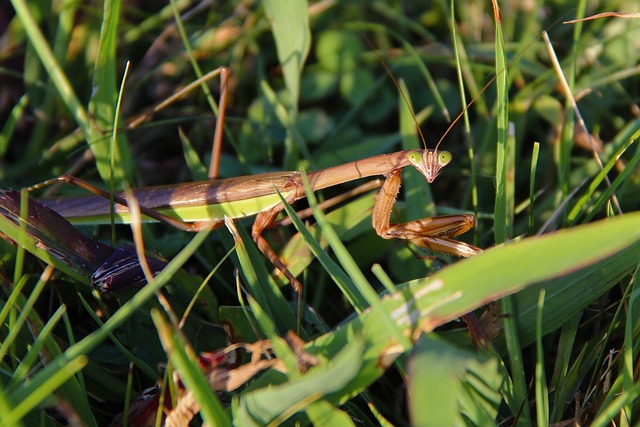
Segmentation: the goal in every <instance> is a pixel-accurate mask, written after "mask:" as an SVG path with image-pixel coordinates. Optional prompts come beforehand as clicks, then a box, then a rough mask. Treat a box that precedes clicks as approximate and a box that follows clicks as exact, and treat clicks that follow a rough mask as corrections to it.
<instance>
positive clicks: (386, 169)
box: [307, 150, 424, 190]
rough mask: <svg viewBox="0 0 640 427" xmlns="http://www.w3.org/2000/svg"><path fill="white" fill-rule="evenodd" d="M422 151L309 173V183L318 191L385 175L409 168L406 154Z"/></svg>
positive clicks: (379, 157)
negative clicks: (360, 179)
mask: <svg viewBox="0 0 640 427" xmlns="http://www.w3.org/2000/svg"><path fill="white" fill-rule="evenodd" d="M415 151H417V152H420V153H422V152H423V151H424V150H405V151H398V152H395V153H390V154H380V155H378V156H373V157H369V158H366V159H362V160H356V161H354V162H349V163H345V164H342V165H338V166H333V167H330V168H327V169H322V170H319V171H315V172H309V173H308V174H307V176H308V177H309V183H310V184H311V187H313V188H314V189H315V190H320V189H323V188H327V187H332V186H334V185H338V184H341V183H343V182H346V181H353V180H356V179H359V178H366V177H369V176H374V175H386V174H388V173H390V172H391V171H393V170H395V169H401V168H404V167H406V166H409V165H410V164H411V162H410V161H409V157H408V154H409V153H410V152H415Z"/></svg>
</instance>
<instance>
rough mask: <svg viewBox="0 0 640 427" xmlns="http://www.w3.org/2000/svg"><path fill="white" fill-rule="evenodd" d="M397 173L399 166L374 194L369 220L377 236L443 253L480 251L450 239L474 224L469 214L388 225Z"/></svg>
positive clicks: (466, 255) (458, 254)
mask: <svg viewBox="0 0 640 427" xmlns="http://www.w3.org/2000/svg"><path fill="white" fill-rule="evenodd" d="M401 172H402V170H401V169H395V170H393V171H391V172H390V173H389V174H388V175H387V179H386V180H385V182H384V184H383V185H382V188H381V189H380V192H379V193H378V195H377V197H376V203H375V206H374V207H373V216H372V222H373V228H374V229H375V230H376V233H378V235H379V236H380V237H382V238H385V239H405V240H410V241H412V242H413V243H415V244H416V245H418V246H420V247H425V248H427V249H429V250H431V251H433V252H440V253H444V254H447V255H455V256H461V257H470V256H472V255H476V254H479V253H480V252H482V249H480V248H477V247H475V246H473V245H470V244H468V243H464V242H459V241H457V240H453V239H452V238H453V237H455V236H459V235H461V234H464V233H466V232H467V231H469V230H471V229H472V228H473V227H474V225H475V222H476V219H475V217H474V216H473V215H469V214H460V215H444V216H436V217H432V218H423V219H418V220H415V221H410V222H406V223H403V224H390V223H389V219H390V217H391V211H392V209H393V205H394V204H395V201H396V196H397V195H398V192H399V191H400V182H401V178H400V173H401Z"/></svg>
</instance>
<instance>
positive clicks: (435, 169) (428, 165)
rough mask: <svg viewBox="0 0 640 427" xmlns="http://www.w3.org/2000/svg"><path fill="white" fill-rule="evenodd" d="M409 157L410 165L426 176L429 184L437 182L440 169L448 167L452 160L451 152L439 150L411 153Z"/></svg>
mask: <svg viewBox="0 0 640 427" xmlns="http://www.w3.org/2000/svg"><path fill="white" fill-rule="evenodd" d="M407 157H408V158H409V163H411V164H412V165H413V167H415V168H416V169H418V170H419V171H420V173H421V174H422V175H424V177H425V179H426V180H427V182H428V183H429V184H431V183H432V182H433V181H435V179H436V178H437V177H438V174H439V173H440V169H442V168H443V167H445V166H446V165H448V164H449V163H450V162H451V159H452V156H451V153H450V152H448V151H438V150H419V151H418V150H416V151H411V152H410V153H409V154H408V155H407Z"/></svg>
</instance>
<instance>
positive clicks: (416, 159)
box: [407, 151, 422, 165]
mask: <svg viewBox="0 0 640 427" xmlns="http://www.w3.org/2000/svg"><path fill="white" fill-rule="evenodd" d="M407 158H408V159H409V162H410V163H411V164H412V165H419V164H420V162H421V161H422V156H421V155H420V153H418V152H417V151H412V152H410V153H409V154H407Z"/></svg>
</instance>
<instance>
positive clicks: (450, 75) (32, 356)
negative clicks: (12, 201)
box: [0, 0, 640, 426]
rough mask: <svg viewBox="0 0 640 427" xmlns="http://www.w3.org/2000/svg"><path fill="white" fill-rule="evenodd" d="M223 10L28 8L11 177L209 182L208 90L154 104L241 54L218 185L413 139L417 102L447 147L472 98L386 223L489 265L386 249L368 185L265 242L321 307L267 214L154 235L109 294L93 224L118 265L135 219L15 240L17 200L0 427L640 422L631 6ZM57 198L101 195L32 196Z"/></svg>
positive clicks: (5, 155)
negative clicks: (146, 397) (434, 160)
mask: <svg viewBox="0 0 640 427" xmlns="http://www.w3.org/2000/svg"><path fill="white" fill-rule="evenodd" d="M227 3H230V2H212V3H209V2H200V3H194V4H190V3H188V2H184V1H178V0H176V2H175V3H171V4H160V3H156V4H152V6H151V7H149V6H148V5H147V4H144V5H143V4H142V3H137V2H128V3H127V2H119V1H118V0H110V1H106V2H104V4H97V3H90V4H88V3H78V2H57V3H51V4H49V3H47V2H29V4H27V2H26V1H25V0H12V5H13V9H14V11H15V12H16V14H15V15H14V16H11V15H10V14H9V11H6V13H5V15H4V17H5V19H10V21H9V24H8V26H7V29H6V31H5V33H4V34H3V39H2V40H3V41H4V43H3V44H2V46H3V49H2V51H1V52H2V55H0V58H1V59H0V61H1V62H0V74H1V75H2V79H1V83H0V84H1V85H2V92H1V93H2V100H3V102H2V103H0V108H1V110H0V114H1V117H2V119H1V121H0V123H1V125H0V183H1V185H0V188H1V189H6V190H8V189H16V190H19V189H21V188H24V187H27V186H30V185H33V184H35V183H38V182H41V181H44V180H46V179H49V178H52V177H55V176H58V175H61V174H64V173H68V174H72V175H74V176H79V177H82V178H83V179H85V180H87V181H90V182H92V183H94V184H96V185H98V186H99V187H101V188H105V189H113V190H120V189H122V188H127V187H144V186H150V185H157V184H175V183H179V182H184V181H192V180H201V179H205V178H206V172H204V171H205V170H206V167H205V166H204V165H207V164H208V163H209V157H210V151H211V141H212V138H213V132H214V127H215V126H214V123H215V117H216V114H217V105H216V103H217V99H218V97H219V89H218V85H217V80H213V82H214V83H211V81H208V82H206V83H205V84H202V85H200V86H198V87H197V88H196V89H195V90H192V91H190V92H189V93H188V94H187V95H186V96H185V97H183V98H181V99H180V100H177V101H175V102H173V103H171V104H170V105H169V106H168V107H167V108H164V109H162V110H160V111H157V112H152V108H153V107H154V106H156V105H157V104H158V103H160V102H161V101H163V100H165V99H166V98H167V97H168V96H170V95H171V94H172V93H173V92H174V91H176V90H178V89H179V88H181V87H184V86H186V85H188V84H189V83H192V82H193V81H194V80H196V79H197V78H198V77H200V76H201V75H203V74H206V73H208V72H210V71H212V70H215V69H216V68H218V67H220V66H228V67H230V69H231V71H232V79H231V84H230V88H229V89H230V97H231V99H230V102H229V105H228V107H229V110H228V112H227V118H226V124H225V137H224V147H223V154H222V162H221V171H220V175H221V176H222V177H233V176H240V175H250V174H258V173H263V172H268V171H283V170H317V169H322V168H326V167H329V166H334V165H338V164H342V163H345V162H348V161H352V160H356V159H362V158H366V157H369V156H372V155H376V154H381V153H388V152H394V151H398V150H401V149H408V148H417V147H421V146H422V142H421V141H420V140H419V138H418V132H417V130H416V126H415V123H414V120H413V118H412V116H411V114H410V113H409V109H408V108H407V102H410V103H411V105H412V106H413V107H412V108H413V110H414V112H415V117H416V118H417V119H418V121H419V122H420V125H421V128H422V132H423V133H424V135H425V139H426V141H425V143H426V145H427V147H428V148H434V147H435V146H436V144H438V141H439V139H440V137H441V136H442V135H443V134H445V131H446V130H447V128H448V127H449V124H450V123H451V122H452V121H453V120H454V119H455V117H456V116H457V115H458V113H459V112H461V111H464V113H465V114H464V115H463V116H462V117H461V119H460V120H459V121H458V122H457V123H456V124H455V126H453V128H452V129H451V131H450V132H448V134H447V135H446V137H445V138H444V140H443V141H442V142H441V143H440V145H439V147H438V148H439V149H442V150H447V151H450V152H451V153H452V154H453V161H452V162H451V164H450V165H448V166H447V167H446V169H444V170H443V172H442V173H441V174H440V176H439V177H438V179H437V180H436V181H435V182H434V183H433V184H431V185H430V186H429V185H428V184H426V182H425V181H424V179H423V178H422V177H421V176H419V175H418V174H414V173H413V172H414V171H407V172H405V173H404V178H403V193H402V194H401V197H400V199H399V200H398V203H397V205H396V209H397V211H396V212H394V214H393V215H392V218H391V219H392V221H393V222H402V221H407V220H410V219H416V218H424V217H428V216H435V215H442V214H452V213H473V214H475V215H476V217H477V218H478V221H477V228H476V230H474V231H472V232H469V233H467V234H465V235H463V236H461V237H459V239H460V240H463V241H467V242H469V243H471V244H473V245H476V246H479V247H481V248H483V249H485V250H486V251H485V252H484V253H482V254H480V255H477V256H474V257H472V258H469V259H464V260H459V259H453V258H450V257H447V256H443V255H439V254H429V253H426V252H424V251H423V250H422V249H421V248H417V247H415V246H414V245H411V244H407V243H405V242H402V241H387V240H383V239H381V238H380V237H378V236H377V235H376V233H375V231H374V230H372V228H371V218H370V213H371V207H372V206H373V197H374V195H373V194H366V195H364V196H359V197H356V198H353V199H351V200H349V201H347V202H345V203H344V204H342V205H341V206H340V207H338V208H336V209H331V210H329V211H327V212H322V211H320V210H318V209H316V208H315V204H316V198H318V199H320V200H326V199H328V198H330V197H332V196H335V195H337V194H341V193H342V192H344V191H346V190H348V189H350V188H353V186H349V185H345V186H340V187H336V188H331V189H328V190H326V191H323V192H321V193H320V192H319V193H317V194H316V195H315V197H309V200H308V205H310V206H311V207H313V208H314V216H313V217H312V218H311V220H310V224H311V225H309V224H304V223H303V222H302V221H300V220H299V219H298V218H297V217H296V215H295V214H294V211H293V209H289V207H287V213H288V215H289V216H291V217H292V221H293V223H294V227H278V228H275V229H273V230H268V231H266V232H265V237H266V238H267V239H268V240H269V242H270V243H271V244H272V245H273V246H274V247H275V248H276V249H277V250H278V251H279V252H280V254H281V256H282V258H283V259H284V260H286V263H287V265H288V266H290V270H291V271H292V272H293V273H294V274H296V275H298V277H299V279H300V281H301V282H302V283H303V284H304V287H305V289H304V292H303V295H302V305H301V306H299V305H298V298H297V295H296V294H295V293H294V292H293V291H292V289H291V286H290V285H289V284H288V283H287V282H286V281H285V280H284V279H283V278H282V277H281V275H279V274H275V273H274V274H270V270H271V269H272V266H271V265H270V264H269V263H268V261H267V260H266V259H265V258H264V256H263V255H262V254H261V253H260V252H259V251H258V249H257V248H256V246H255V244H254V243H253V241H252V240H251V238H250V237H249V235H250V233H249V232H248V230H249V228H250V225H251V221H252V218H248V219H246V220H242V221H236V226H237V234H234V235H233V236H232V234H231V233H229V230H228V229H227V227H225V226H223V227H221V228H219V229H217V230H214V231H210V230H203V231H201V232H199V233H197V234H190V233H186V232H182V231H178V230H176V229H173V228H171V227H169V226H167V225H165V224H144V225H143V227H142V234H143V236H144V246H145V248H146V249H147V250H149V251H152V252H154V253H156V254H159V255H160V256H162V257H163V258H164V259H166V260H167V261H168V265H167V267H166V268H165V269H164V270H163V271H162V272H161V273H160V274H158V275H157V276H156V277H155V279H154V280H153V281H152V282H151V283H149V284H147V285H146V286H144V287H142V288H138V289H129V290H126V291H122V292H118V293H103V294H101V293H99V292H98V291H97V290H94V289H93V288H92V287H91V286H90V275H91V271H93V268H94V267H95V263H98V264H99V262H98V261H96V259H95V258H92V257H93V256H95V255H96V254H95V253H94V254H89V255H88V254H86V251H85V253H84V255H83V250H84V249H82V250H81V249H79V245H78V244H77V243H74V242H77V241H78V240H80V239H81V238H79V237H77V236H76V235H75V234H74V233H75V232H76V231H79V232H81V233H82V234H83V235H84V236H86V238H87V240H86V241H83V245H84V244H87V245H88V246H89V247H90V246H91V242H93V240H91V239H95V240H97V241H100V242H102V243H103V244H105V245H107V246H110V247H114V248H115V247H118V246H121V245H122V244H124V243H130V242H131V241H132V232H131V228H130V227H128V226H115V227H113V228H112V227H109V226H105V225H101V226H93V225H91V226H87V225H83V226H78V227H77V230H74V231H70V230H68V229H67V228H66V226H63V225H54V224H57V222H56V221H57V220H54V219H50V218H49V217H48V216H47V215H45V214H42V215H40V214H38V215H36V216H31V217H29V219H28V220H27V221H26V222H23V223H20V222H19V221H18V220H17V219H16V218H17V217H18V216H19V214H16V213H15V212H16V211H13V212H10V210H9V209H8V208H7V203H8V202H7V201H6V200H7V199H6V197H5V198H2V197H0V235H2V236H6V237H7V238H6V239H4V240H3V239H0V286H1V288H2V291H1V292H0V295H1V296H0V384H1V386H0V425H12V426H13V425H23V426H33V425H43V426H49V425H51V426H53V425H61V424H64V423H69V424H72V425H89V426H93V425H109V423H111V422H112V421H113V420H114V417H116V414H119V413H123V414H124V415H120V417H122V418H117V417H116V422H119V423H121V424H124V425H142V422H143V420H145V421H147V422H148V423H150V424H148V425H154V424H155V423H156V422H158V423H159V422H160V421H159V418H158V419H156V416H157V414H158V413H159V412H160V411H157V408H158V405H159V403H158V400H157V399H164V400H165V401H166V402H165V405H167V408H170V407H171V405H170V404H169V401H170V400H173V404H174V405H178V408H180V410H181V412H179V411H176V410H174V411H172V412H170V409H166V411H165V413H166V414H168V415H167V416H169V417H174V418H172V419H173V420H174V421H176V420H177V422H183V423H184V422H186V420H187V419H189V418H191V416H192V415H193V413H196V414H195V415H194V419H193V421H192V423H193V425H199V423H202V422H206V423H207V424H208V425H231V424H236V425H242V426H248V425H277V424H280V423H285V424H288V425H295V424H296V423H298V424H299V425H311V424H313V425H332V426H338V425H416V426H418V425H419V426H429V425H433V426H445V425H491V424H498V423H500V424H502V425H523V426H526V425H540V426H543V425H550V424H552V423H561V422H563V421H565V422H573V423H575V424H564V425H577V424H579V425H611V424H612V423H615V424H616V425H632V424H633V425H637V424H638V420H640V406H639V405H638V397H639V395H640V383H639V382H638V381H637V375H636V372H637V369H638V365H637V362H636V360H637V354H638V349H639V346H638V339H637V335H638V333H639V331H640V310H639V309H638V300H637V298H638V296H639V295H640V293H639V292H638V288H639V286H640V283H638V274H637V273H638V271H637V270H638V263H639V261H640V257H639V254H640V213H638V212H635V211H638V210H640V188H639V187H640V172H639V170H640V169H639V168H638V161H639V160H640V147H638V143H637V139H638V136H639V134H640V119H638V105H637V104H638V97H639V94H638V89H639V88H640V84H639V81H640V79H639V76H638V75H639V74H640V69H639V63H640V47H639V45H638V40H640V19H638V17H637V16H635V19H633V18H634V16H632V15H626V16H603V17H600V18H599V19H595V20H590V21H585V22H580V23H570V24H563V23H562V21H567V20H570V19H575V18H582V17H586V16H589V15H593V14H596V13H602V12H608V11H616V12H621V13H622V12H624V13H629V14H631V13H636V14H637V13H638V12H640V11H639V10H638V5H637V4H636V3H637V2H636V1H632V0H613V1H609V2H607V3H606V6H605V5H604V4H602V5H599V6H598V8H596V9H591V8H590V7H593V4H592V3H594V2H589V7H587V3H588V2H586V1H580V2H571V1H563V0H556V1H553V2H551V1H547V2H543V1H538V2H510V3H509V4H506V2H503V3H505V4H502V3H500V7H501V8H502V10H501V13H502V15H501V20H496V19H495V15H494V12H495V10H493V9H492V7H491V4H490V3H489V2H479V1H475V2H451V3H445V2H424V3H433V4H432V5H431V6H430V8H425V7H424V6H422V5H418V4H417V3H416V4H414V2H384V1H377V0H374V1H343V2H341V1H323V2H317V3H313V4H311V5H309V6H308V7H307V5H306V4H305V3H304V2H292V1H277V0H272V1H267V0H265V1H264V2H262V3H259V2H250V1H248V2H243V3H239V4H235V5H230V4H227ZM453 3H455V10H453V6H454V5H453ZM602 3H604V2H602ZM544 30H546V31H547V33H548V39H549V40H550V45H549V44H545V40H544V38H543V37H541V36H540V33H541V32H542V31H544ZM549 46H552V47H553V49H550V47H549ZM381 59H382V60H384V63H385V64H386V65H387V66H388V67H389V69H390V70H391V72H392V74H393V75H394V76H395V78H396V79H397V80H398V82H399V83H398V86H399V87H401V88H402V92H403V93H404V95H405V96H406V99H405V98H403V97H402V96H401V94H400V93H399V90H398V88H396V87H395V86H394V83H393V81H392V80H391V78H390V77H389V75H388V74H387V73H386V71H385V69H384V67H383V64H382V62H381ZM554 61H557V62H558V64H559V67H554ZM558 71H561V72H562V75H563V76H562V79H566V82H567V83H566V85H567V86H566V87H568V90H566V89H564V88H563V84H561V75H560V73H559V72H558ZM494 76H495V77H496V78H495V81H492V82H491V84H490V85H489V86H488V88H487V89H486V90H483V89H482V88H483V86H485V84H486V83H488V82H490V81H491V80H492V78H493V77H494ZM569 93H570V94H571V95H572V96H568V94H569ZM471 100H473V103H472V104H471V105H470V107H469V108H468V109H465V108H464V105H466V104H467V103H470V101H471ZM574 102H575V104H576V105H577V109H576V108H574V107H573V105H574ZM142 114H146V115H148V116H146V118H147V120H146V121H145V122H144V123H135V124H134V119H135V118H137V117H140V115H142ZM114 129H117V132H116V131H114ZM596 158H597V159H599V160H596ZM48 191H49V192H50V193H54V194H55V195H60V194H64V195H74V196H77V195H81V194H83V193H84V191H83V190H80V189H78V188H73V187H69V186H62V187H58V188H54V187H50V188H49V189H45V190H38V192H36V193H34V194H33V195H32V197H33V199H34V200H37V199H39V198H40V199H43V198H47V197H53V195H51V194H50V193H47V192H48ZM3 194H5V195H6V194H7V193H3ZM305 203H307V202H304V201H303V203H301V204H296V205H295V206H294V208H295V209H303V208H305V207H306V206H305ZM299 205H302V206H299ZM23 212H25V211H24V210H23ZM12 215H13V216H12ZM10 218H14V219H10ZM40 222H42V223H43V224H44V225H45V226H48V229H47V230H45V231H44V232H42V233H44V235H45V237H46V239H47V240H46V242H47V243H46V245H43V237H42V236H40V235H38V234H37V233H40V231H34V228H33V227H37V226H38V225H37V224H39V223H40ZM230 228H232V227H230ZM296 229H297V230H298V231H299V233H296ZM38 236H39V237H38ZM70 236H73V238H70ZM234 239H235V240H234ZM10 240H12V241H14V242H19V245H14V244H12V243H10ZM68 240H72V241H71V242H69V241H68ZM52 247H55V251H54V250H52V249H51V248H52ZM86 247H87V246H83V248H86ZM23 248H26V249H27V250H28V252H27V251H25V250H24V249H23ZM100 250H101V251H102V250H106V251H107V252H110V251H111V249H109V248H108V247H107V248H106V249H105V248H102V247H101V249H100ZM78 251H79V252H80V253H78ZM89 251H90V252H91V250H89ZM96 251H98V249H96ZM101 253H102V252H101ZM83 257H84V259H85V260H87V263H86V264H81V263H80V261H78V260H80V259H83ZM47 264H53V265H54V266H55V267H56V268H55V269H54V268H51V267H47ZM469 312H473V313H474V314H475V316H476V318H477V319H478V320H477V322H473V321H471V320H470V319H469V318H468V317H465V319H467V322H469V323H468V324H467V323H464V322H460V321H458V320H457V319H459V318H460V317H461V316H464V315H465V314H467V313H469ZM467 326H469V328H467ZM289 331H296V332H297V335H294V334H292V333H290V332H289ZM265 340H269V341H265ZM230 342H233V343H243V345H242V346H240V347H241V348H243V349H244V350H245V351H243V352H240V353H239V354H238V355H236V356H238V357H240V360H239V361H238V362H237V363H236V362H232V360H231V358H232V357H233V355H234V354H233V353H230V354H229V355H226V356H224V355H223V353H221V352H220V351H222V350H223V349H224V348H225V347H227V346H229V345H230ZM261 346H262V347H261ZM267 347H268V348H267ZM267 353H269V354H270V355H271V356H272V358H271V359H269V358H267V357H266V356H265V354H267ZM261 354H262V357H261V358H259V357H258V356H260V355H261ZM197 356H200V358H199V359H198V358H197ZM251 356H255V357H254V358H253V359H252V358H251ZM202 367H204V369H205V375H203V374H202V372H203V370H202V369H201V368H202ZM178 378H179V381H178ZM223 378H224V379H225V381H223V380H222V379H223ZM158 381H160V382H159V383H158V385H159V387H161V391H158V390H153V391H151V392H150V393H151V394H152V395H153V396H154V397H155V399H156V400H153V399H152V400H150V401H148V402H147V403H146V404H143V403H142V401H141V400H136V398H138V397H139V396H140V395H141V393H142V392H143V391H144V390H145V389H147V388H149V387H152V386H153V385H155V384H156V383H157V382H158ZM149 402H150V403H149ZM196 402H197V403H196ZM145 405H146V406H145ZM160 406H161V405H160ZM136 410H137V411H138V412H136Z"/></svg>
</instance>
